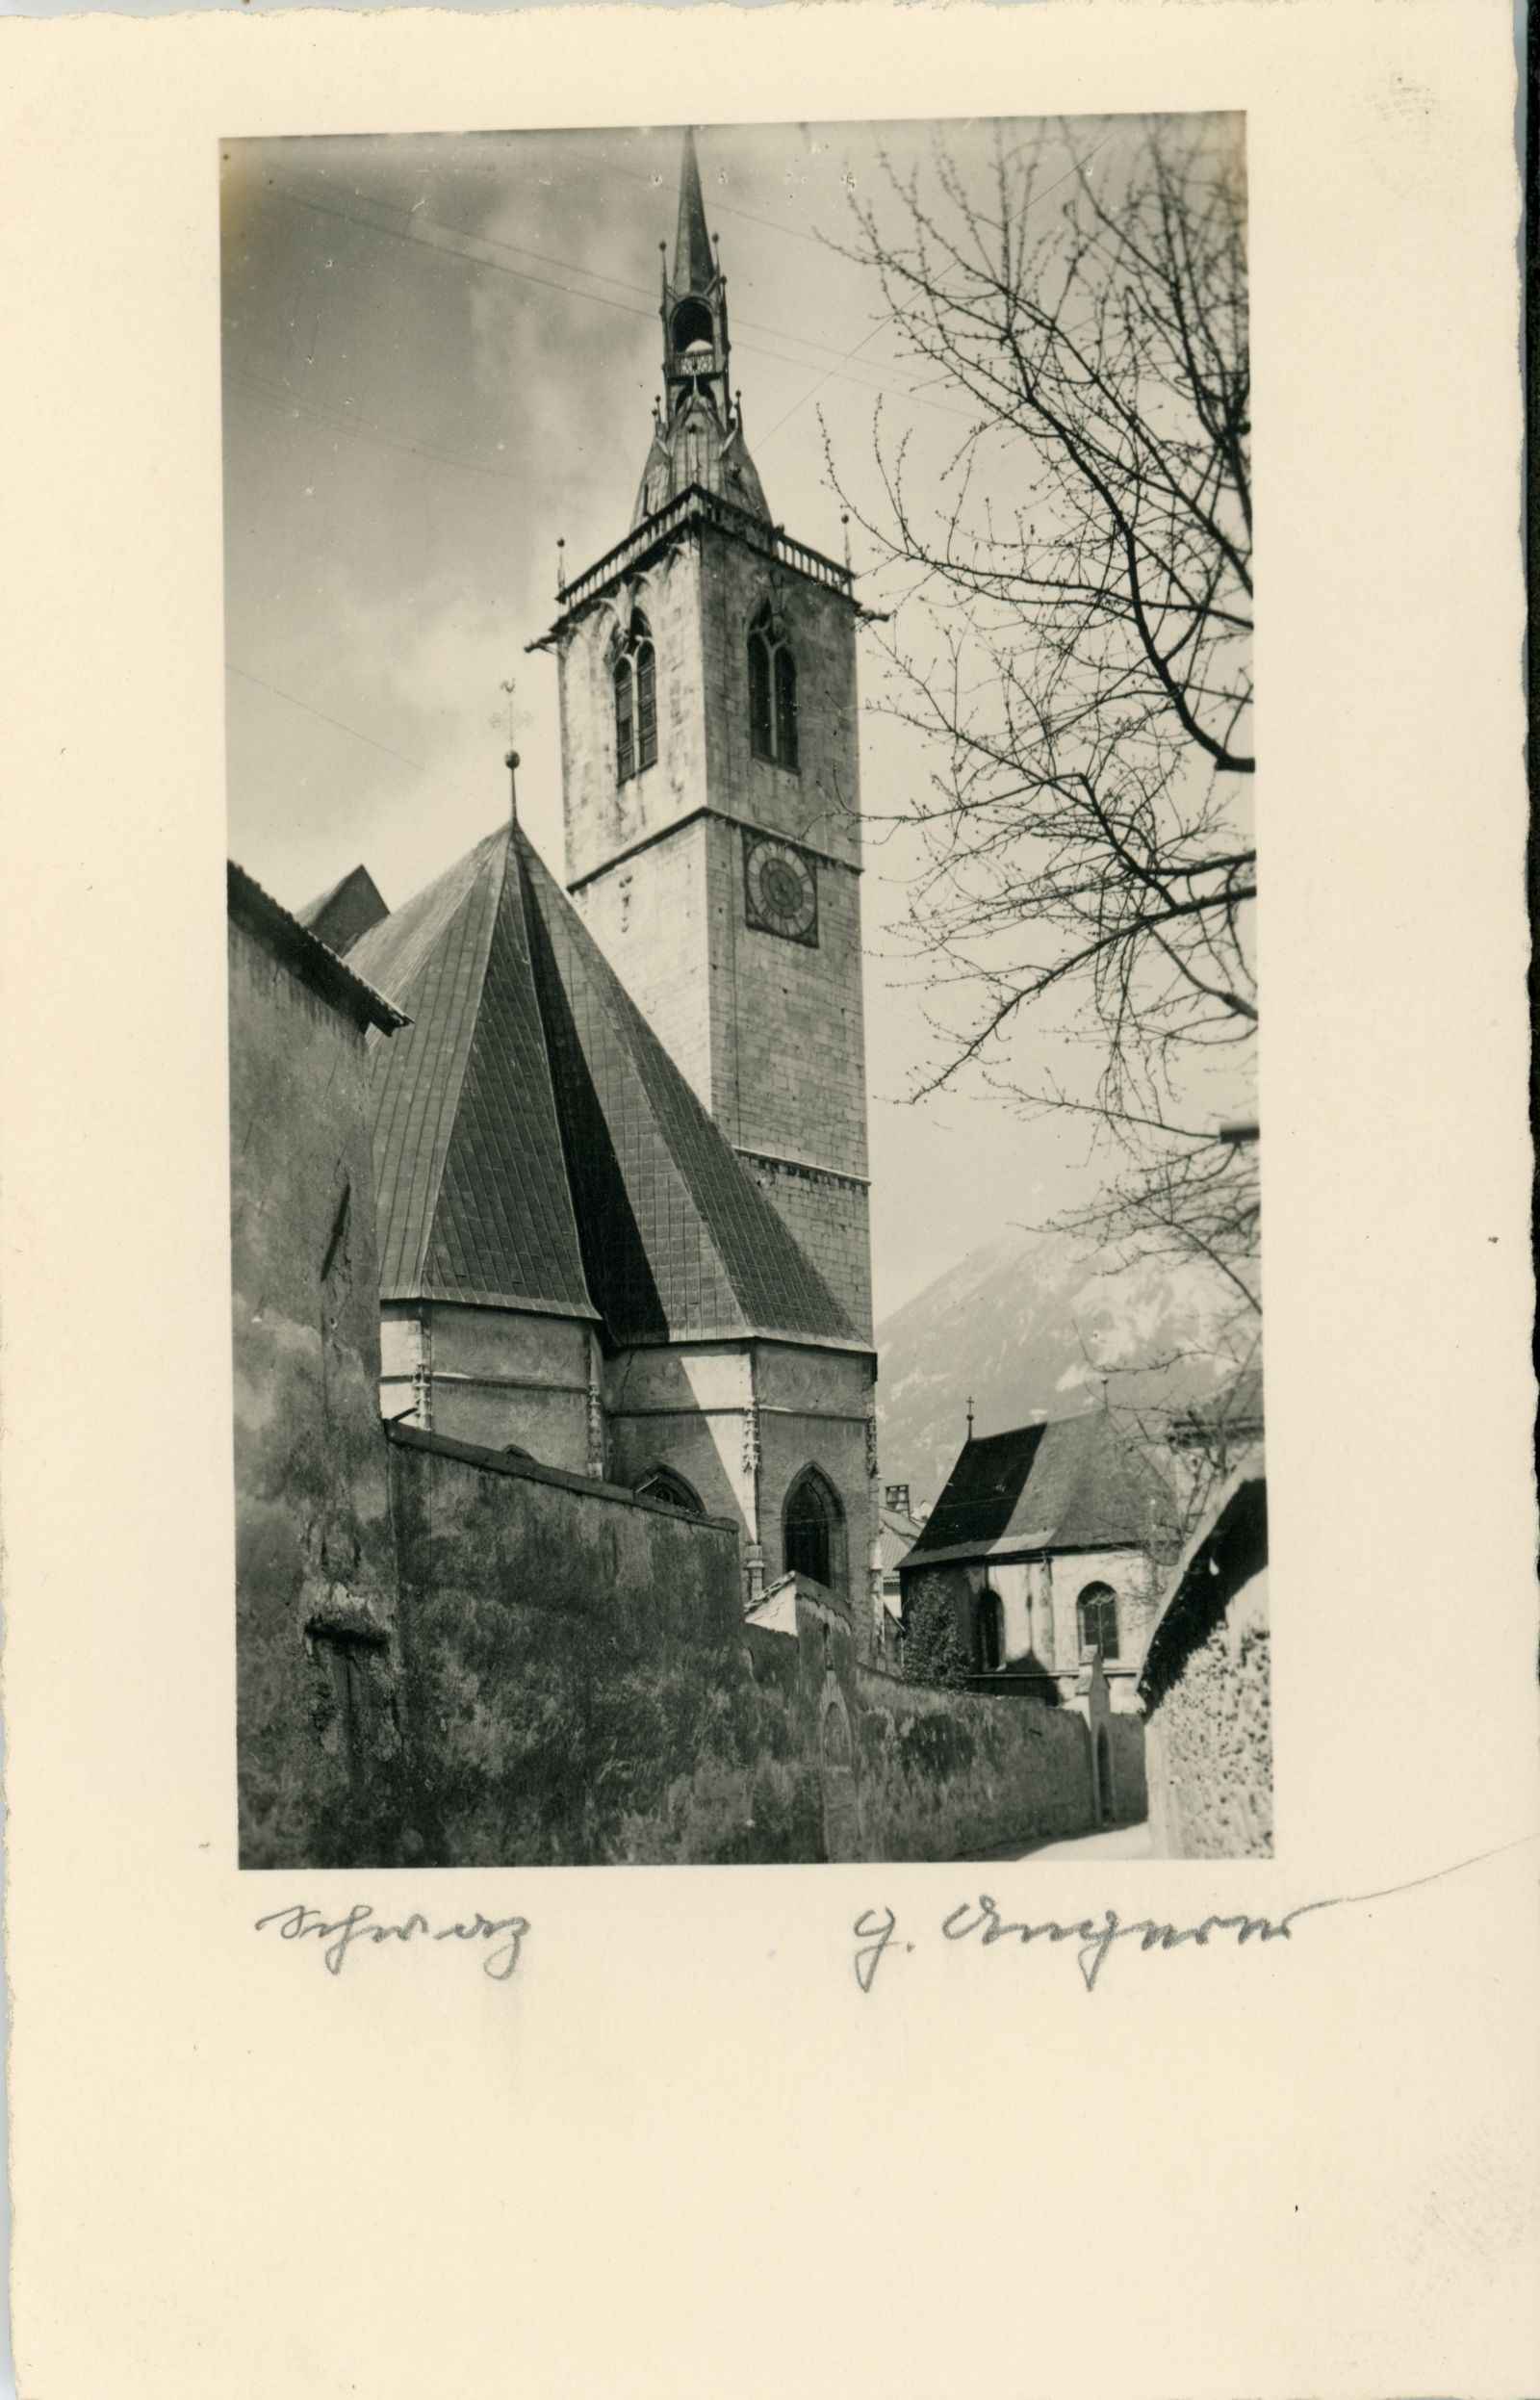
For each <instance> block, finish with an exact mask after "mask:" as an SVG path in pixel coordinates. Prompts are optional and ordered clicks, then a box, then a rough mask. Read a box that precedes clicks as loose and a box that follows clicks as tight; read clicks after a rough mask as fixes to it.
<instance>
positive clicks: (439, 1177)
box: [348, 826, 862, 1348]
mask: <svg viewBox="0 0 1540 2400" xmlns="http://www.w3.org/2000/svg"><path fill="white" fill-rule="evenodd" d="M348 965H349V967H350V968H353V969H354V970H355V971H356V972H358V973H360V974H364V975H367V976H368V977H369V979H370V980H371V982H372V983H374V984H376V985H378V986H380V987H381V988H382V989H383V990H384V991H385V992H387V993H389V994H391V995H392V997H393V998H395V999H396V1000H397V1001H398V1004H399V1005H400V1006H401V1007H402V1008H403V1009H404V1010H405V1012H406V1014H407V1015H408V1016H409V1017H410V1019H411V1020H412V1021H411V1024H410V1026H409V1027H407V1028H406V1029H404V1030H403V1031H402V1032H400V1033H398V1034H397V1035H396V1036H395V1037H394V1038H393V1039H392V1041H390V1042H389V1043H385V1042H376V1043H375V1044H374V1045H373V1055H372V1087H373V1103H374V1112H375V1114H374V1160H375V1178H376V1182H377V1185H378V1191H379V1246H380V1290H381V1296H382V1298H384V1299H387V1300H399V1299H407V1298H423V1299H437V1300H445V1301H458V1302H462V1303H470V1304H472V1305H482V1306H494V1307H506V1308H532V1309H536V1310H540V1311H545V1312H551V1313H559V1314H562V1315H571V1316H589V1317H593V1316H597V1317H598V1318H599V1319H600V1320H601V1322H602V1323H603V1327H604V1329H605V1330H606V1332H607V1333H608V1335H609V1337H610V1339H611V1340H612V1341H613V1342H614V1343H615V1344H616V1346H617V1347H629V1346H631V1345H633V1344H644V1343H662V1342H668V1341H677V1340H687V1339H709V1338H713V1337H729V1338H732V1337H742V1336H744V1335H747V1334H753V1333H760V1334H766V1335H770V1336H773V1337H779V1338H783V1339H791V1340H797V1339H810V1340H813V1341H822V1342H833V1343H836V1344H839V1345H841V1346H843V1345H847V1344H848V1345H849V1346H850V1347H851V1348H860V1347H861V1346H862V1345H861V1344H860V1337H859V1335H858V1334H857V1333H856V1331H855V1329H854V1328H853V1327H852V1326H851V1324H850V1323H849V1320H848V1319H847V1318H846V1317H845V1315H844V1313H843V1311H842V1310H841V1309H840V1307H839V1306H838V1304H837V1303H836V1302H835V1301H834V1298H833V1296H832V1294H831V1293H830V1291H829V1289H828V1286H827V1285H826V1284H825V1283H824V1281H823V1279H822V1277H820V1276H819V1275H818V1274H817V1272H816V1270H815V1269H814V1268H813V1266H812V1265H811V1263H810V1261H809V1259H808V1257H807V1256H806V1254H805V1253H804V1252H803V1251H802V1249H801V1247H800V1246H799V1244H798V1243H797V1241H796V1240H795V1238H794V1237H793V1235H792V1234H791V1233H790V1232H789V1230H788V1229H787V1227H786V1226H785V1225H784V1224H783V1221H782V1219H781V1218H780V1216H779V1215H778V1214H777V1213H776V1211H775V1209H774V1208H773V1207H772V1206H771V1204H770V1202H769V1201H768V1200H766V1199H765V1198H764V1196H763V1195H762V1194H761V1192H760V1191H759V1190H758V1188H757V1185H756V1184H755V1183H754V1182H753V1181H752V1180H751V1178H750V1177H749V1176H748V1175H747V1174H745V1172H744V1170H743V1168H742V1167H741V1166H740V1164H739V1162H738V1160H737V1158H736V1157H735V1156H734V1154H733V1152H732V1148H731V1147H730V1146H729V1144H728V1142H727V1141H726V1139H725V1138H724V1136H723V1135H722V1133H721V1131H720V1129H719V1128H718V1127H717V1125H716V1124H715V1123H713V1121H712V1119H711V1118H710V1116H709V1115H708V1114H707V1112H706V1109H705V1108H704V1107H703V1106H702V1104H701V1102H700V1100H699V1099H698V1098H697V1097H696V1095H695V1093H694V1091H693V1090H692V1089H691V1087H690V1085H689V1084H688V1083H687V1082H686V1080H685V1078H684V1076H683V1075H682V1074H681V1073H680V1071H679V1069H678V1068H677V1067H676V1066H675V1064H674V1062H673V1060H672V1059H671V1058H670V1057H669V1055H668V1053H667V1052H666V1051H665V1050H664V1048H663V1046H662V1045H661V1044H660V1043H659V1041H658V1039H657V1037H656V1035H655V1033H654V1032H653V1030H652V1028H651V1026H650V1025H649V1024H648V1022H647V1020H646V1019H645V1018H644V1017H643V1016H642V1014H641V1012H640V1010H639V1009H638V1008H637V1007H636V1005H635V1003H634V1002H633V1001H632V1000H631V999H630V997H629V994H627V992H626V991H625V989H624V987H623V986H622V984H621V982H620V980H619V978H618V976H617V975H616V974H615V972H614V970H613V968H611V967H610V966H609V964H608V962H607V961H606V960H605V958H604V957H603V953H602V952H601V951H600V949H599V947H598V945H597V943H596V942H594V940H593V937H592V935H591V934H590V933H589V932H588V930H587V928H586V927H585V926H584V924H583V923H582V921H581V919H580V917H579V916H578V913H577V911H576V910H575V909H574V907H573V905H572V903H571V901H570V900H569V899H568V898H567V896H566V894H565V893H564V892H563V891H562V890H561V889H560V887H559V886H558V885H557V883H556V881H555V879H554V878H553V877H552V875H551V874H550V872H549V870H548V869H547V868H546V866H545V865H544V863H543V862H542V861H541V859H540V857H539V855H538V853H537V852H536V851H535V850H534V848H533V847H532V845H531V844H530V843H529V841H528V840H527V839H526V837H525V836H524V835H523V834H522V833H520V832H518V831H517V830H516V829H514V828H513V827H511V826H509V827H503V828H500V830H499V831H498V832H497V833H495V834H491V835H488V836H487V838H486V839H484V840H483V841H481V842H478V843H477V845H476V847H475V849H474V850H472V851H471V852H469V853H468V854H467V856H466V857H465V858H463V859H461V860H459V861H458V862H457V863H456V865H453V866H452V867H450V868H449V871H448V872H447V873H446V874H444V875H441V876H440V877H439V878H438V880H437V881H436V882H435V883H433V884H431V885H429V886H428V887H427V889H426V890H424V891H423V892H420V893H419V894H418V896H417V897H416V898H415V899H414V900H411V901H409V902H408V903H407V904H406V906H405V907H404V908H402V909H400V910H399V911H398V913H397V914H396V915H395V916H390V917H387V918H385V919H384V921H383V922H382V923H380V924H378V925H375V926H373V927H372V928H371V930H370V931H369V932H367V933H366V934H364V935H363V937H362V938H361V940H360V941H359V942H357V943H356V944H355V945H354V947H353V948H352V949H351V950H350V951H349V953H348Z"/></svg>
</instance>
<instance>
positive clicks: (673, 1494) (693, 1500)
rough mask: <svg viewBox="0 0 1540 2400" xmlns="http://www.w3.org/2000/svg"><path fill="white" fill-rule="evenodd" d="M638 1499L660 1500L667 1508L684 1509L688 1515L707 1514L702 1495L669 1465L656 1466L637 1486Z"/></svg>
mask: <svg viewBox="0 0 1540 2400" xmlns="http://www.w3.org/2000/svg"><path fill="white" fill-rule="evenodd" d="M636 1497H637V1499H638V1500H660V1501H661V1502H662V1503H663V1505H664V1507H665V1508H668V1509H682V1510H684V1512H685V1514H686V1515H687V1516H705V1514H706V1510H704V1509H703V1508H702V1506H701V1501H700V1495H699V1494H698V1493H697V1492H694V1491H692V1490H691V1489H690V1486H689V1484H687V1483H686V1482H685V1481H684V1478H683V1476H682V1475H676V1474H674V1473H673V1471H672V1469H671V1468H669V1467H654V1469H653V1470H652V1473H651V1474H650V1475H644V1476H643V1478H642V1480H641V1482H640V1483H639V1484H637V1486H636Z"/></svg>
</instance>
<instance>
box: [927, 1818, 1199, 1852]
mask: <svg viewBox="0 0 1540 2400" xmlns="http://www.w3.org/2000/svg"><path fill="white" fill-rule="evenodd" d="M1154 1855H1155V1853H1154V1851H1153V1850H1152V1849H1151V1848H1150V1833H1149V1819H1147V1818H1144V1819H1142V1820H1141V1822H1140V1823H1139V1824H1137V1825H1108V1826H1107V1827H1105V1829H1104V1830H1102V1831H1101V1832H1099V1833H1075V1834H1070V1835H1068V1836H1066V1837H1065V1839H1064V1840H1062V1841H1051V1840H1050V1841H1045V1842H999V1843H996V1845H994V1847H993V1848H992V1849H988V1850H967V1851H964V1853H963V1857H964V1860H968V1859H1016V1858H1089V1859H1099V1858H1153V1857H1154Z"/></svg>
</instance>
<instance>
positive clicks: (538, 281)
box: [269, 182, 967, 422]
mask: <svg viewBox="0 0 1540 2400" xmlns="http://www.w3.org/2000/svg"><path fill="white" fill-rule="evenodd" d="M269 188H270V190H271V191H272V193H273V194H274V196H275V197H277V198H278V199H282V200H287V201H288V202H289V203H290V205H291V206H292V207H295V208H302V209H308V210H309V211H311V213H312V214H314V215H316V216H319V217H335V218H337V219H340V220H341V221H342V222H343V223H344V224H349V225H357V226H358V227H360V229H361V230H362V231H364V232H365V233H372V234H377V235H379V236H380V238H381V239H382V240H384V241H387V242H398V243H401V244H402V245H404V246H405V247H407V248H409V249H414V250H418V251H424V252H428V253H430V254H431V253H433V252H437V253H438V254H439V255H440V256H442V257H449V258H457V259H459V260H460V261H461V262H462V264H464V265H466V266H469V267H480V268H482V269H484V270H485V271H487V272H488V273H489V274H498V275H510V276H512V277H513V279H514V280H515V281H516V282H519V283H528V284H533V285H535V286H537V287H538V288H539V289H541V290H542V291H547V292H557V293H560V294H561V296H562V297H564V298H566V299H573V300H592V301H593V302H595V304H596V305H597V306H599V307H601V308H615V309H619V311H620V312H621V314H622V315H623V316H626V317H652V316H655V314H656V303H655V302H653V303H652V304H651V305H649V306H646V307H638V306H636V305H634V304H633V303H632V302H631V301H629V300H621V299H614V298H612V297H610V295H609V294H608V293H607V292H585V291H580V290H578V289H577V288H576V287H575V286H574V285H572V284H570V283H563V282H561V281H559V280H558V279H557V278H556V277H555V276H553V275H538V274H535V273H533V272H532V271H530V270H529V269H528V268H527V267H510V266H508V265H507V264H506V263H505V262H504V261H503V260H502V259H501V258H482V257H479V256H478V255H477V253H476V251H475V250H474V249H471V248H468V247H467V246H466V245H467V244H469V243H475V244H477V245H480V247H482V248H485V249H506V250H509V251H511V252H512V253H513V254H514V255H515V256H517V257H520V258H538V259H540V260H541V261H542V263H543V264H545V265H547V266H552V267H558V268H560V269H562V271H564V272H565V273H568V274H574V275H582V276H585V277H587V278H588V279H590V280H591V281H593V282H598V283H611V284H613V285H614V286H615V287H616V289H617V290H618V291H623V292H632V293H635V294H636V295H637V296H638V297H639V298H644V299H645V298H646V297H647V296H646V295H645V294H644V293H643V292H642V288H641V286H640V285H639V284H634V283H628V282H623V281H622V279H621V278H620V277H619V276H618V275H605V274H602V273H601V272H600V271H599V270H598V269H596V268H592V267H580V266H578V264H577V263H576V261H571V260H565V259H558V258H552V256H551V255H550V254H549V253H548V252H546V251H541V250H536V251H531V250H525V249H522V248H520V247H519V245H517V244H514V243H504V242H501V241H498V240H497V239H496V238H495V237H494V236H492V235H491V234H479V233H477V234H464V235H462V234H460V233H459V232H458V231H457V229H456V228H454V227H452V226H448V225H444V224H441V223H440V221H439V220H438V219H436V218H431V217H424V216H422V215H421V214H415V213H413V212H411V211H408V210H405V209H402V208H400V207H398V205H397V204H396V203H395V202H386V201H382V200H372V199H371V198H370V197H369V195H368V194H360V195H359V196H360V197H361V198H363V199H364V200H365V203H366V205H367V206H369V207H372V208H378V209H380V210H381V211H382V212H383V213H384V214H386V215H389V216H395V217H400V216H406V217H409V218H410V221H411V225H412V228H413V229H412V231H410V232H404V231H402V230H401V229H399V228H398V226H395V225H388V224H382V223H381V222H380V221H379V219H377V218H374V217H361V216H360V215H359V214H358V213H357V211H356V210H354V209H347V208H340V207H338V205H337V204H336V202H335V201H332V200H317V199H312V198H311V197H310V196H309V194H305V193H300V192H295V191H292V190H290V189H289V188H288V187H287V186H285V185H282V184H279V183H276V182H274V183H271V184H270V186H269ZM433 236H437V237H439V238H437V239H433V238H430V237H433ZM741 322H742V323H750V322H751V321H750V320H749V319H747V318H745V319H743V320H741ZM885 323H886V319H884V320H879V322H878V323H877V324H875V325H873V326H872V328H871V331H870V332H869V333H867V334H865V335H864V336H863V337H862V340H861V342H859V343H858V344H857V345H856V348H857V349H860V348H863V347H864V344H865V343H866V342H868V341H870V340H871V339H872V337H873V335H875V334H877V333H880V332H881V331H882V330H883V326H884V324H885ZM757 329H758V330H759V331H760V332H768V333H772V334H773V335H774V336H775V338H776V340H777V341H783V342H800V343H801V344H802V346H803V348H806V349H818V350H822V351H823V352H824V353H825V354H826V355H827V356H833V357H834V358H836V359H837V360H838V361H839V363H838V364H837V365H836V366H834V368H832V369H831V370H829V372H828V373H827V374H824V375H823V377H822V378H821V381H820V382H819V383H817V384H815V385H814V386H813V389H814V390H815V391H816V390H821V389H822V385H823V383H827V382H828V381H829V380H830V379H831V376H833V375H837V376H839V377H840V378H841V380H843V381H844V382H847V383H851V384H854V385H856V387H857V388H858V389H859V390H861V391H866V392H876V393H879V394H881V395H883V396H884V397H886V398H887V399H892V400H907V401H909V402H910V404H911V406H913V407H915V408H929V409H932V410H934V411H935V412H936V413H937V414H938V415H940V416H943V417H956V418H958V419H960V420H962V421H963V422H967V419H966V416H965V412H964V411H963V410H962V409H960V408H951V407H949V406H948V405H947V403H946V402H945V401H944V400H928V399H927V398H926V397H925V395H924V394H923V393H921V392H917V391H915V390H914V389H913V387H912V386H911V385H908V384H902V383H879V382H877V381H876V380H875V379H874V378H873V377H871V376H870V375H851V374H845V373H844V361H845V360H846V359H848V358H851V357H854V355H855V351H854V350H847V351H844V352H842V353H841V352H837V351H835V350H834V346H833V345H832V344H831V343H826V342H814V341H812V340H810V339H809V337H807V336H805V335H803V334H800V333H788V332H786V331H785V329H784V328H783V327H782V326H779V325H770V326H764V325H761V326H759V327H758V328H757ZM733 347H734V348H737V349H741V350H747V351H748V352H749V353H750V355H751V356H752V357H756V358H768V359H771V360H773V361H774V362H775V364H776V365H777V366H780V367H794V368H799V369H801V370H802V372H803V373H804V374H816V373H817V369H818V362H817V361H816V360H811V359H806V358H792V357H788V356H787V354H786V352H785V351H784V350H772V349H766V348H765V347H764V345H763V344H762V343H759V342H744V341H735V342H734V345H733ZM874 363H875V362H874ZM895 372H897V373H899V374H902V372H903V370H902V368H899V367H896V365H895ZM787 413H788V414H789V413H790V412H789V411H788V412H787ZM782 422H784V421H783V420H782Z"/></svg>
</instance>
